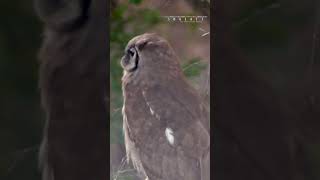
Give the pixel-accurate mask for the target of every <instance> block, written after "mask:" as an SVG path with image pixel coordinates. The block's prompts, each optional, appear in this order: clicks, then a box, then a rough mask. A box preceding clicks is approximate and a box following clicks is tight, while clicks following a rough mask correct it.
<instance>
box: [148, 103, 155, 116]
mask: <svg viewBox="0 0 320 180" xmlns="http://www.w3.org/2000/svg"><path fill="white" fill-rule="evenodd" d="M148 105H149V104H148ZM149 109H150V112H151V114H152V115H154V111H153V110H152V108H151V107H150V106H149Z"/></svg>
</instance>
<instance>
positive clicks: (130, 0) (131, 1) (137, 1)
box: [129, 0, 142, 4]
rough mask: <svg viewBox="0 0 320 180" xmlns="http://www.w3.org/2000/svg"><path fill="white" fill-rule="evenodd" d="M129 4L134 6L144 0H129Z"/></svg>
mask: <svg viewBox="0 0 320 180" xmlns="http://www.w3.org/2000/svg"><path fill="white" fill-rule="evenodd" d="M129 2H130V3H132V4H140V3H141V2H142V0H129Z"/></svg>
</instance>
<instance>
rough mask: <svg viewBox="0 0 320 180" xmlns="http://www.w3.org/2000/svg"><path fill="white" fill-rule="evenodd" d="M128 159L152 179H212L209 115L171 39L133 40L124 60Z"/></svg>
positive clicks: (144, 37) (149, 36) (152, 36)
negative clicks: (189, 82) (180, 62)
mask: <svg viewBox="0 0 320 180" xmlns="http://www.w3.org/2000/svg"><path fill="white" fill-rule="evenodd" d="M121 65H122V67H123V69H124V75H123V77H122V89H123V97H124V105H123V112H122V113H123V129H124V135H125V146H126V152H127V158H128V160H131V161H132V163H133V165H134V167H135V169H137V171H138V172H139V174H141V176H143V177H145V178H146V179H148V180H209V176H210V172H209V169H210V168H209V167H210V162H209V159H210V134H209V131H210V128H209V115H208V111H207V110H206V107H205V106H204V104H203V103H202V102H201V98H200V96H199V95H198V94H197V92H196V91H195V89H194V88H193V87H192V86H190V85H189V84H188V82H187V81H186V78H185V77H184V75H183V72H182V70H181V68H180V64H179V60H178V57H177V55H176V54H175V52H174V50H173V49H172V48H171V46H170V45H169V43H168V42H167V41H166V40H165V39H163V38H161V37H159V36H158V35H156V34H143V35H140V36H137V37H135V38H133V39H132V40H131V41H130V42H129V43H128V45H127V47H126V49H125V55H124V56H123V58H122V59H121Z"/></svg>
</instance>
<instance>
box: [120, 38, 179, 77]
mask: <svg viewBox="0 0 320 180" xmlns="http://www.w3.org/2000/svg"><path fill="white" fill-rule="evenodd" d="M121 66H122V67H123V69H124V70H125V72H126V73H134V74H137V73H140V74H144V75H150V74H151V73H152V74H157V73H161V74H163V73H166V72H172V71H180V65H179V61H178V58H177V56H176V54H175V52H174V51H173V49H172V48H171V46H170V45H169V43H168V42H167V41H166V40H165V39H164V38H162V37H160V36H158V35H156V34H154V33H146V34H142V35H139V36H136V37H134V38H133V39H131V40H130V41H129V43H128V44H127V47H126V49H125V52H124V56H123V57H122V59H121Z"/></svg>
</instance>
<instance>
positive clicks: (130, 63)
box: [121, 47, 139, 72]
mask: <svg viewBox="0 0 320 180" xmlns="http://www.w3.org/2000/svg"><path fill="white" fill-rule="evenodd" d="M138 63H139V56H138V52H137V50H136V48H135V47H131V48H129V49H128V50H127V51H126V52H125V56H123V57H122V59H121V66H122V68H123V69H124V70H125V71H127V72H133V71H135V70H136V69H137V68H138Z"/></svg>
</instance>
